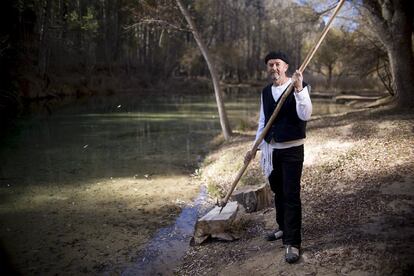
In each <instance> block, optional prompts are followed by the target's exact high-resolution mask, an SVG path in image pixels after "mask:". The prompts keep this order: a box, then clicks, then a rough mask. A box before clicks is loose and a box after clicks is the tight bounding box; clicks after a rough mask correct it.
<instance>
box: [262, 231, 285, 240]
mask: <svg viewBox="0 0 414 276" xmlns="http://www.w3.org/2000/svg"><path fill="white" fill-rule="evenodd" d="M282 237H283V231H282V230H276V231H273V232H272V233H269V234H267V235H266V240H267V241H275V240H278V239H280V238H282Z"/></svg>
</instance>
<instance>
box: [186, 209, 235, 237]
mask: <svg viewBox="0 0 414 276" xmlns="http://www.w3.org/2000/svg"><path fill="white" fill-rule="evenodd" d="M220 209H221V207H219V206H216V207H214V209H213V210H211V211H210V212H208V213H207V214H206V215H205V216H203V217H202V218H201V219H199V220H198V221H197V223H196V226H195V230H194V237H193V242H194V243H195V244H201V243H202V242H204V241H205V240H207V239H208V238H209V237H212V238H218V239H222V240H234V239H235V238H236V237H234V236H233V235H232V234H231V233H227V231H228V230H229V229H230V228H231V224H232V222H233V220H234V218H235V217H236V214H237V211H238V203H237V202H234V201H233V202H228V203H227V205H226V207H224V208H223V210H222V211H221V213H220Z"/></svg>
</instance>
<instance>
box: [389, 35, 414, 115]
mask: <svg viewBox="0 0 414 276" xmlns="http://www.w3.org/2000/svg"><path fill="white" fill-rule="evenodd" d="M392 44H393V45H391V47H388V48H387V52H388V58H389V60H390V67H391V74H392V77H393V86H394V91H395V95H396V100H397V105H398V107H400V108H414V59H413V54H412V50H411V38H410V39H403V40H400V41H399V40H398V39H396V40H394V41H393V42H392Z"/></svg>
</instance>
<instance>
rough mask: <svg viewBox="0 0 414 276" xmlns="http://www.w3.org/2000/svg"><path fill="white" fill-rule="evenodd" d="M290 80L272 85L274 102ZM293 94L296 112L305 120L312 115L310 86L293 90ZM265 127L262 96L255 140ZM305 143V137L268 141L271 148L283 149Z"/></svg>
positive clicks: (260, 146)
mask: <svg viewBox="0 0 414 276" xmlns="http://www.w3.org/2000/svg"><path fill="white" fill-rule="evenodd" d="M291 82H292V79H291V78H289V79H288V81H287V82H286V83H285V84H283V85H279V86H275V85H273V86H272V95H273V99H274V100H275V102H277V101H278V100H279V98H280V96H281V95H282V93H283V91H285V89H286V88H287V87H288V85H289V84H290V83H291ZM293 93H294V95H295V100H296V112H297V114H298V117H299V118H300V119H301V120H303V121H307V120H309V119H310V117H311V115H312V102H311V99H310V96H309V93H310V86H309V85H307V86H305V87H304V88H303V89H302V91H300V92H293ZM264 128H265V115H264V111H263V97H262V99H261V104H260V115H259V124H258V127H257V132H256V140H257V139H258V138H259V136H260V135H261V134H262V132H263V129H264ZM263 143H264V141H262V143H261V144H260V145H259V148H262V146H263ZM304 143H305V139H298V140H293V141H287V142H275V141H274V140H273V139H272V141H271V142H270V146H271V147H272V148H276V149H285V148H290V147H296V146H300V145H303V144H304Z"/></svg>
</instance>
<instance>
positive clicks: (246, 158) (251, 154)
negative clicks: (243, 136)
mask: <svg viewBox="0 0 414 276" xmlns="http://www.w3.org/2000/svg"><path fill="white" fill-rule="evenodd" d="M256 152H257V150H256V151H255V152H252V151H251V150H249V151H248V152H246V155H245V156H244V164H246V163H248V162H249V161H250V160H251V159H254V158H255V157H256Z"/></svg>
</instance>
